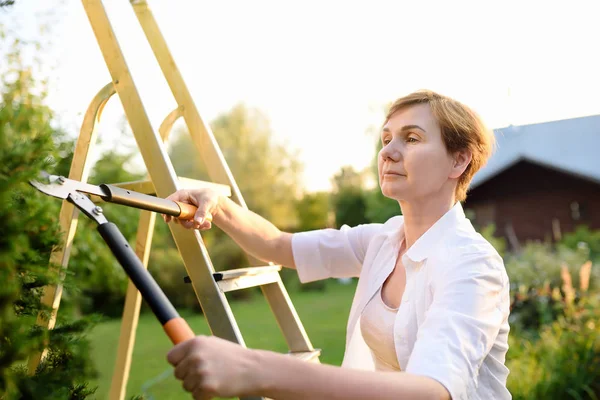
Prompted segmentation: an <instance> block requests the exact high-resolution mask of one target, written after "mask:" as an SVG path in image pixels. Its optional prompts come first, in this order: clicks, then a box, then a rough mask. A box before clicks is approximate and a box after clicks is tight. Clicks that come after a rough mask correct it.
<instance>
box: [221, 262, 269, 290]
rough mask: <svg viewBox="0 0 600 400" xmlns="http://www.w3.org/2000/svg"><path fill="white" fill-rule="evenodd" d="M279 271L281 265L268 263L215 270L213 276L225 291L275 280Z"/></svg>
mask: <svg viewBox="0 0 600 400" xmlns="http://www.w3.org/2000/svg"><path fill="white" fill-rule="evenodd" d="M279 271H281V265H269V266H265V267H249V268H240V269H232V270H229V271H221V272H215V273H214V274H213V276H214V278H215V281H216V282H217V285H219V287H220V288H221V290H222V291H223V292H224V293H226V292H232V291H234V290H240V289H246V288H250V287H256V286H262V285H266V284H269V283H274V282H277V281H279V280H280V279H281V277H280V276H279Z"/></svg>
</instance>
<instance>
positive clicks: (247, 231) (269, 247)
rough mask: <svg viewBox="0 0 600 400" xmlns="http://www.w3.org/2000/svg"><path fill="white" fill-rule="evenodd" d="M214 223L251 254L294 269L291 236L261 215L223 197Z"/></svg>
mask: <svg viewBox="0 0 600 400" xmlns="http://www.w3.org/2000/svg"><path fill="white" fill-rule="evenodd" d="M213 222H214V223H215V224H216V225H217V226H218V227H219V228H221V229H222V230H223V231H224V232H225V233H226V234H227V235H228V236H230V237H231V238H232V239H233V240H234V241H235V242H236V243H237V244H238V245H239V246H240V247H241V248H242V249H243V250H244V251H245V252H247V253H249V254H251V255H252V256H254V257H256V258H258V259H260V260H263V261H267V262H274V263H276V264H279V265H283V266H285V267H288V268H296V265H295V263H294V256H293V253H292V235H291V234H290V233H287V232H282V231H280V230H279V229H278V228H277V227H276V226H275V225H273V224H272V223H271V222H269V221H267V220H266V219H265V218H263V217H261V216H260V215H258V214H256V213H254V212H252V211H250V210H247V209H245V208H242V207H240V206H239V205H238V204H237V203H235V202H233V201H232V200H230V199H229V198H227V197H223V198H222V199H221V201H220V206H219V212H218V213H217V214H216V215H215V216H214V220H213Z"/></svg>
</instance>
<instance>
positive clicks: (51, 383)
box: [0, 35, 94, 399]
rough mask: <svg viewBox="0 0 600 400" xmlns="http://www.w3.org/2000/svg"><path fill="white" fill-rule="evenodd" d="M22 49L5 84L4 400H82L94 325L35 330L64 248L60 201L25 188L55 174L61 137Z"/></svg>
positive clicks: (1, 132) (0, 236) (0, 247)
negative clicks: (54, 257) (33, 364)
mask: <svg viewBox="0 0 600 400" xmlns="http://www.w3.org/2000/svg"><path fill="white" fill-rule="evenodd" d="M0 36H1V35H0ZM20 46H21V44H20V42H18V41H15V42H14V45H13V47H12V51H11V52H10V53H9V54H8V55H7V56H6V57H5V60H4V62H5V67H6V70H5V73H4V74H3V75H2V76H1V77H0V82H1V89H0V90H1V99H0V204H2V207H0V220H1V221H2V224H0V282H2V285H0V398H6V399H9V398H10V399H84V398H87V397H88V396H89V395H91V394H93V392H94V390H93V389H90V388H89V387H88V383H87V381H88V379H90V378H91V377H93V374H94V370H93V368H92V365H91V363H90V360H89V358H88V354H87V353H88V342H87V340H86V337H85V333H86V332H87V330H88V329H89V328H90V327H91V324H90V320H87V319H80V320H78V321H73V320H72V319H71V318H70V316H69V315H67V314H65V313H63V314H61V315H60V316H59V318H58V320H57V323H56V326H55V329H54V330H52V331H50V332H48V331H45V330H42V329H38V328H36V327H35V326H34V324H33V321H34V320H35V316H37V314H38V312H39V311H40V310H42V311H44V312H45V313H46V314H47V313H48V311H49V310H48V309H42V306H41V304H40V296H41V288H42V287H43V286H44V285H47V284H49V283H52V282H56V281H57V280H58V279H59V274H58V273H57V269H56V268H54V269H50V268H49V267H48V260H49V256H50V252H51V250H52V248H53V247H55V246H57V245H59V239H60V235H59V227H58V211H59V206H60V201H57V200H56V199H53V198H50V197H48V196H45V195H42V194H41V193H38V192H37V191H36V190H35V189H33V188H32V187H30V186H29V185H28V181H29V180H30V179H33V178H36V177H37V176H38V174H39V172H40V171H41V170H42V169H44V170H50V172H56V171H57V169H56V168H57V167H60V163H57V162H55V160H56V157H57V156H58V151H59V149H60V148H61V146H57V144H56V142H57V141H60V140H61V138H62V137H63V135H62V134H61V132H60V131H59V130H57V129H55V128H54V127H53V126H52V122H53V114H52V111H51V110H50V109H49V108H48V107H46V106H45V105H44V102H43V100H44V98H45V94H44V89H43V85H41V84H40V83H39V82H38V81H36V80H35V79H34V78H33V76H32V73H31V69H30V68H29V67H27V66H26V65H24V64H23V62H22V59H21V56H20V54H21V47H20ZM54 267H56V266H54ZM69 284H70V283H69V281H67V282H66V286H67V287H68V286H69ZM46 341H47V342H48V355H47V357H46V358H45V361H44V362H43V363H41V364H40V366H39V367H38V369H37V371H36V373H35V374H34V375H32V376H29V375H28V374H27V371H26V370H25V368H24V367H23V366H22V365H23V363H24V362H25V361H26V360H27V359H28V357H29V356H30V355H31V354H32V353H34V352H36V351H39V350H41V349H42V348H43V347H44V342H46Z"/></svg>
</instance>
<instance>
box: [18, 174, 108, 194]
mask: <svg viewBox="0 0 600 400" xmlns="http://www.w3.org/2000/svg"><path fill="white" fill-rule="evenodd" d="M29 183H30V184H31V186H33V187H35V188H36V189H37V190H39V191H40V192H42V193H45V194H47V195H49V196H54V197H58V198H59V199H66V198H67V196H68V195H69V193H71V192H73V191H78V192H83V193H89V194H94V195H96V196H100V197H105V196H106V195H107V193H106V192H105V191H104V190H102V188H100V187H99V186H96V185H90V184H89V183H83V182H79V181H74V180H72V179H67V178H65V177H64V176H58V175H50V174H48V173H47V172H45V171H42V172H41V173H40V180H31V181H29Z"/></svg>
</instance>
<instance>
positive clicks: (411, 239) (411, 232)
mask: <svg viewBox="0 0 600 400" xmlns="http://www.w3.org/2000/svg"><path fill="white" fill-rule="evenodd" d="M455 204H456V200H455V199H454V196H452V198H437V199H436V198H429V199H427V200H419V201H415V202H406V201H400V208H401V210H402V215H403V216H404V240H405V249H406V250H408V249H410V247H411V246H412V245H413V244H414V243H415V242H416V241H417V240H418V239H419V238H420V237H421V236H422V235H423V234H424V233H425V232H427V230H428V229H429V228H431V227H432V226H433V224H435V223H436V222H437V221H438V220H439V219H440V218H441V217H442V216H443V215H444V214H446V213H447V212H448V211H450V210H451V209H452V207H453V206H454V205H455Z"/></svg>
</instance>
